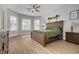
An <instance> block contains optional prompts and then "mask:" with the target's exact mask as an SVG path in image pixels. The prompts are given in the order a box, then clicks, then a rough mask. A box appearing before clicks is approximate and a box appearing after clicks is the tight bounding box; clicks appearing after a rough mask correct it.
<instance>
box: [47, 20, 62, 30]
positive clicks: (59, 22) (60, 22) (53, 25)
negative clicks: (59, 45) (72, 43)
mask: <svg viewBox="0 0 79 59" xmlns="http://www.w3.org/2000/svg"><path fill="white" fill-rule="evenodd" d="M51 27H55V28H61V29H62V30H63V21H57V22H51V23H47V24H46V28H51Z"/></svg>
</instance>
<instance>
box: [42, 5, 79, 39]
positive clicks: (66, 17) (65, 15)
mask: <svg viewBox="0 0 79 59" xmlns="http://www.w3.org/2000/svg"><path fill="white" fill-rule="evenodd" d="M74 10H79V5H64V6H63V7H61V8H59V9H57V10H55V11H52V12H49V13H47V14H45V15H44V16H42V21H44V20H45V22H43V24H45V23H46V22H47V20H48V17H54V16H55V15H56V14H58V15H60V17H59V19H58V21H60V20H63V21H64V24H63V26H64V28H63V30H64V33H63V39H66V38H65V32H68V31H71V28H70V26H71V22H73V23H74V22H75V24H76V25H75V24H74V32H79V24H78V23H77V22H78V21H79V20H73V21H71V20H70V11H74Z"/></svg>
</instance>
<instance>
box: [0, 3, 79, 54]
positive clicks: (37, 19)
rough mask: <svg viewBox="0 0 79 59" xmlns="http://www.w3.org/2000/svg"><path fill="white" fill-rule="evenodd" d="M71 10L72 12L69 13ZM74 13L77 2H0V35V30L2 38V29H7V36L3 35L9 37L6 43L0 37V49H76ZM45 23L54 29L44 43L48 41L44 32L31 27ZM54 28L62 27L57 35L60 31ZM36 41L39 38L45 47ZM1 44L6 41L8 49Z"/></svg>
mask: <svg viewBox="0 0 79 59" xmlns="http://www.w3.org/2000/svg"><path fill="white" fill-rule="evenodd" d="M36 7H37V9H36ZM46 10H47V11H46ZM74 13H75V15H74V16H73V14H74ZM78 13H79V5H78V4H0V29H1V30H0V38H1V37H2V36H1V35H2V34H3V38H4V39H5V36H4V35H5V34H6V31H7V30H9V32H8V36H9V37H7V38H9V40H7V43H9V44H1V43H2V41H0V49H1V53H9V54H50V53H52V54H55V53H56V54H59V53H61V54H66V53H68V54H69V53H70V54H71V53H73V54H74V53H79V38H78V37H79V24H78V23H79V20H78V19H79V14H78ZM71 15H72V16H73V17H72V16H71ZM56 16H58V17H56ZM71 18H72V19H71ZM73 18H75V19H73ZM57 22H58V23H57ZM53 23H54V24H53ZM56 23H57V25H56ZM60 24H61V25H60ZM48 27H52V28H51V29H55V31H56V32H55V31H54V32H55V34H54V35H55V36H52V40H53V38H54V39H56V41H55V40H54V41H53V42H50V43H48V44H47V42H48V41H47V42H46V43H45V41H46V40H45V41H44V39H45V38H44V35H42V34H38V33H37V32H36V34H34V31H35V30H45V29H47V28H48ZM49 29H50V28H49ZM58 30H62V31H61V32H62V35H60V36H59V35H57V34H58V33H59V32H60V31H58ZM57 31H58V32H57ZM2 32H3V33H2ZM31 34H32V35H31ZM47 34H48V33H47ZM50 34H51V33H49V35H47V36H51V35H50ZM47 36H46V37H47ZM31 37H32V38H31ZM40 38H41V39H42V40H41V39H40ZM73 38H74V39H75V40H74V39H73ZM33 39H34V40H33ZM35 39H36V40H35ZM72 39H73V40H72ZM8 41H9V42H8ZM39 41H40V42H42V43H43V44H44V45H45V47H44V46H43V45H42V44H41V43H40V42H39ZM67 41H68V42H67ZM75 43H76V44H75ZM3 45H5V46H6V45H9V46H7V47H8V49H4V48H2V46H3ZM3 50H6V51H3ZM2 51H3V52H2Z"/></svg>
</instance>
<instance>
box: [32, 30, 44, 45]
mask: <svg viewBox="0 0 79 59" xmlns="http://www.w3.org/2000/svg"><path fill="white" fill-rule="evenodd" d="M31 36H32V38H33V39H34V40H35V41H37V42H39V43H40V44H42V45H43V46H45V38H44V33H42V32H36V31H33V32H32V33H31Z"/></svg>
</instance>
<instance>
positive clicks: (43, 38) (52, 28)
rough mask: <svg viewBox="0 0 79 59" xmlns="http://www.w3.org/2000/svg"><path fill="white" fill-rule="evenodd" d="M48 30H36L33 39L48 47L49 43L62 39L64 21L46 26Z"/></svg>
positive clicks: (33, 32) (32, 35)
mask: <svg viewBox="0 0 79 59" xmlns="http://www.w3.org/2000/svg"><path fill="white" fill-rule="evenodd" d="M46 27H47V28H46V30H34V31H32V33H31V37H32V38H33V39H34V40H36V41H37V42H39V43H40V44H42V45H43V46H46V44H47V43H49V42H53V41H56V40H58V39H59V38H61V39H62V37H63V36H62V35H63V30H62V29H63V21H58V22H52V23H47V24H46Z"/></svg>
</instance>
